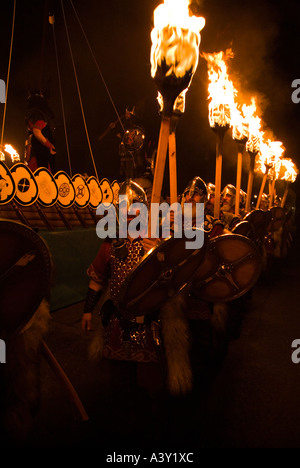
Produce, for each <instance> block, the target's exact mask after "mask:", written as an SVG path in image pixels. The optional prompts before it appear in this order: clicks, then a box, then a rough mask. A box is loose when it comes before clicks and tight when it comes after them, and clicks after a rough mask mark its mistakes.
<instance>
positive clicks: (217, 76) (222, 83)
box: [203, 49, 237, 127]
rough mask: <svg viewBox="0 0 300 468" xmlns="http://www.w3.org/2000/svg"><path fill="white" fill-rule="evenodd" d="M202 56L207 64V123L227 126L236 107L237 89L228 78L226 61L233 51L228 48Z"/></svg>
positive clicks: (212, 125)
mask: <svg viewBox="0 0 300 468" xmlns="http://www.w3.org/2000/svg"><path fill="white" fill-rule="evenodd" d="M203 57H204V58H205V60H206V61H207V66H208V79H209V85H208V93H209V96H208V99H210V103H209V106H208V108H209V124H210V126H211V127H215V126H216V125H219V126H221V127H225V126H229V125H230V123H231V115H232V113H234V109H235V108H236V104H235V96H236V94H237V90H236V89H235V87H234V86H233V83H232V81H231V80H230V79H229V76H228V72H227V65H226V61H227V60H228V59H229V58H232V57H233V53H232V51H231V49H228V50H227V51H226V53H224V52H217V53H214V54H206V53H204V54H203Z"/></svg>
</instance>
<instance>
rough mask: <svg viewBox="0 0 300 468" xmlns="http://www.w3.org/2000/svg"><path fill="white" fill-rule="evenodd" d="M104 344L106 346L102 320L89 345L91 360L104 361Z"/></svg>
mask: <svg viewBox="0 0 300 468" xmlns="http://www.w3.org/2000/svg"><path fill="white" fill-rule="evenodd" d="M103 344H104V327H103V324H102V320H100V323H99V325H98V327H97V329H96V331H95V335H94V337H93V339H92V341H91V343H90V345H89V348H88V355H89V358H90V359H91V360H94V361H96V360H98V359H102V357H103Z"/></svg>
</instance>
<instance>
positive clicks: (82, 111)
mask: <svg viewBox="0 0 300 468" xmlns="http://www.w3.org/2000/svg"><path fill="white" fill-rule="evenodd" d="M60 3H61V8H62V13H63V18H64V23H65V28H66V34H67V39H68V45H69V49H70V55H71V60H72V65H73V70H74V75H75V81H76V86H77V92H78V97H79V102H80V108H81V113H82V118H83V123H84V128H85V132H86V137H87V141H88V145H89V149H90V153H91V158H92V163H93V166H94V171H95V175H96V177H97V179H99V177H98V172H97V168H96V165H95V160H94V156H93V151H92V147H91V143H90V138H89V134H88V130H87V125H86V120H85V115H84V110H83V104H82V99H81V94H80V88H79V83H78V78H77V72H76V66H75V62H74V57H73V52H72V47H71V43H70V37H69V32H68V27H67V22H66V17H65V11H64V7H63V1H62V0H60Z"/></svg>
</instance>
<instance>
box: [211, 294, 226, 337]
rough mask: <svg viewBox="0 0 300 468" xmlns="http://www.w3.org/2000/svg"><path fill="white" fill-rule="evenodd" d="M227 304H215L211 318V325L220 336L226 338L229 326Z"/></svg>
mask: <svg viewBox="0 0 300 468" xmlns="http://www.w3.org/2000/svg"><path fill="white" fill-rule="evenodd" d="M228 310H229V306H228V303H227V302H215V303H214V304H213V314H212V317H211V325H212V328H213V330H214V331H215V333H216V334H217V335H219V336H225V335H226V331H227V324H228Z"/></svg>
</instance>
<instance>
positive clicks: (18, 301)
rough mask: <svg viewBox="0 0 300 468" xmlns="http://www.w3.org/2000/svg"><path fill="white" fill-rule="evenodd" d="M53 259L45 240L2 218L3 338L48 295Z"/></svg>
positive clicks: (0, 307) (18, 327)
mask: <svg viewBox="0 0 300 468" xmlns="http://www.w3.org/2000/svg"><path fill="white" fill-rule="evenodd" d="M50 276H51V258H50V253H49V250H48V247H47V246H46V244H45V242H44V241H43V239H42V238H41V237H40V236H39V235H38V234H37V233H36V232H35V231H33V230H32V229H30V228H29V227H27V226H24V225H23V224H21V223H18V222H16V221H8V220H4V219H1V220H0V337H1V338H4V339H7V338H9V337H10V336H11V335H12V334H13V333H15V332H17V331H19V330H21V329H22V328H23V327H24V326H25V325H26V323H27V322H28V321H29V320H30V319H31V317H32V316H33V314H34V313H35V311H36V309H37V308H38V306H39V305H40V303H41V301H42V299H43V298H45V297H46V296H47V295H48V294H49V289H50Z"/></svg>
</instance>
